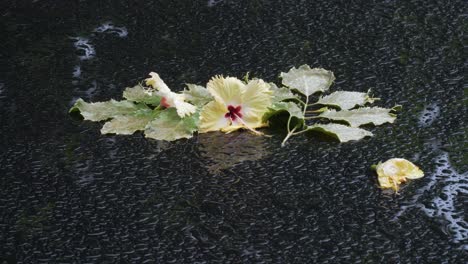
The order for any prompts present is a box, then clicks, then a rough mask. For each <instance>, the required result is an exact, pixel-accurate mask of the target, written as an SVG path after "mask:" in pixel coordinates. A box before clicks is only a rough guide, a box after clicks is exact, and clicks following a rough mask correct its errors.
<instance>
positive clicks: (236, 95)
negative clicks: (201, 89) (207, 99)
mask: <svg viewBox="0 0 468 264" xmlns="http://www.w3.org/2000/svg"><path fill="white" fill-rule="evenodd" d="M206 86H207V89H208V91H209V92H210V93H211V95H213V97H214V98H215V100H216V101H218V102H220V103H223V104H224V105H226V106H228V105H239V104H240V103H241V101H242V99H241V98H242V93H243V92H244V91H245V84H244V83H243V82H242V81H241V80H239V79H237V78H233V77H227V78H224V77H222V76H215V77H213V78H212V79H211V80H210V81H209V82H208V84H207V85H206Z"/></svg>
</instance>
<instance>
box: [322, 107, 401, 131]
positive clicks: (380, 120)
mask: <svg viewBox="0 0 468 264" xmlns="http://www.w3.org/2000/svg"><path fill="white" fill-rule="evenodd" d="M391 111H392V109H387V108H380V107H372V108H370V107H364V108H358V109H354V110H343V111H338V112H337V111H336V110H327V111H325V112H323V113H321V114H320V115H318V117H323V118H327V119H330V120H335V121H336V120H340V121H345V122H346V123H348V124H349V125H350V126H352V127H359V126H361V125H365V124H374V125H376V126H378V125H381V124H384V123H393V122H394V121H395V119H396V115H394V114H392V113H391Z"/></svg>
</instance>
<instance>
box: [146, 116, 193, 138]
mask: <svg viewBox="0 0 468 264" xmlns="http://www.w3.org/2000/svg"><path fill="white" fill-rule="evenodd" d="M199 118H200V115H199V113H198V112H197V113H195V114H193V115H190V116H186V117H183V118H181V117H180V116H179V115H178V114H177V110H176V109H175V108H168V109H166V110H164V111H162V112H160V113H159V114H158V115H157V117H156V118H155V119H154V120H153V121H151V122H149V123H148V125H146V129H145V136H146V137H147V138H153V139H157V140H167V141H173V140H176V139H180V138H191V137H192V136H193V132H195V131H197V130H198V122H199Z"/></svg>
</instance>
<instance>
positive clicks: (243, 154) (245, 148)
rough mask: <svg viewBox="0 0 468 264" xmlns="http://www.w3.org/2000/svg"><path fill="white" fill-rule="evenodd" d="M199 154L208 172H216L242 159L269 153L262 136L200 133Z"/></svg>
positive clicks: (256, 158) (246, 159)
mask: <svg viewBox="0 0 468 264" xmlns="http://www.w3.org/2000/svg"><path fill="white" fill-rule="evenodd" d="M198 142H199V143H200V154H201V156H202V157H203V159H202V160H203V165H204V166H205V167H206V168H207V170H208V172H209V173H210V174H218V173H219V172H220V171H221V170H224V169H229V168H231V167H233V166H235V165H237V164H239V163H242V162H244V161H255V160H260V159H263V158H265V157H266V156H268V155H270V151H269V150H268V149H266V148H265V147H266V146H267V145H266V143H267V142H268V141H267V140H266V139H265V138H264V137H252V136H251V135H249V134H247V133H236V132H234V133H230V134H227V135H224V134H220V133H208V134H200V135H199V136H198Z"/></svg>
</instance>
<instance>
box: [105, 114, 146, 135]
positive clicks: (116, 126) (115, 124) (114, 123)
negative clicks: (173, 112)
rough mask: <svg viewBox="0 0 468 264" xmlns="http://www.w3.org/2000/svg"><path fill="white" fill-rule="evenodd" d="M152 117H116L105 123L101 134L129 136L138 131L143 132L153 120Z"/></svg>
mask: <svg viewBox="0 0 468 264" xmlns="http://www.w3.org/2000/svg"><path fill="white" fill-rule="evenodd" d="M154 117H155V116H154V115H151V114H148V115H146V116H141V115H139V116H117V117H115V118H114V119H112V120H110V121H107V122H106V123H105V124H104V126H103V127H102V129H101V133H102V134H119V135H131V134H133V133H135V132H136V131H138V130H144V129H145V127H146V125H147V124H148V123H149V122H150V121H151V120H153V119H154Z"/></svg>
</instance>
